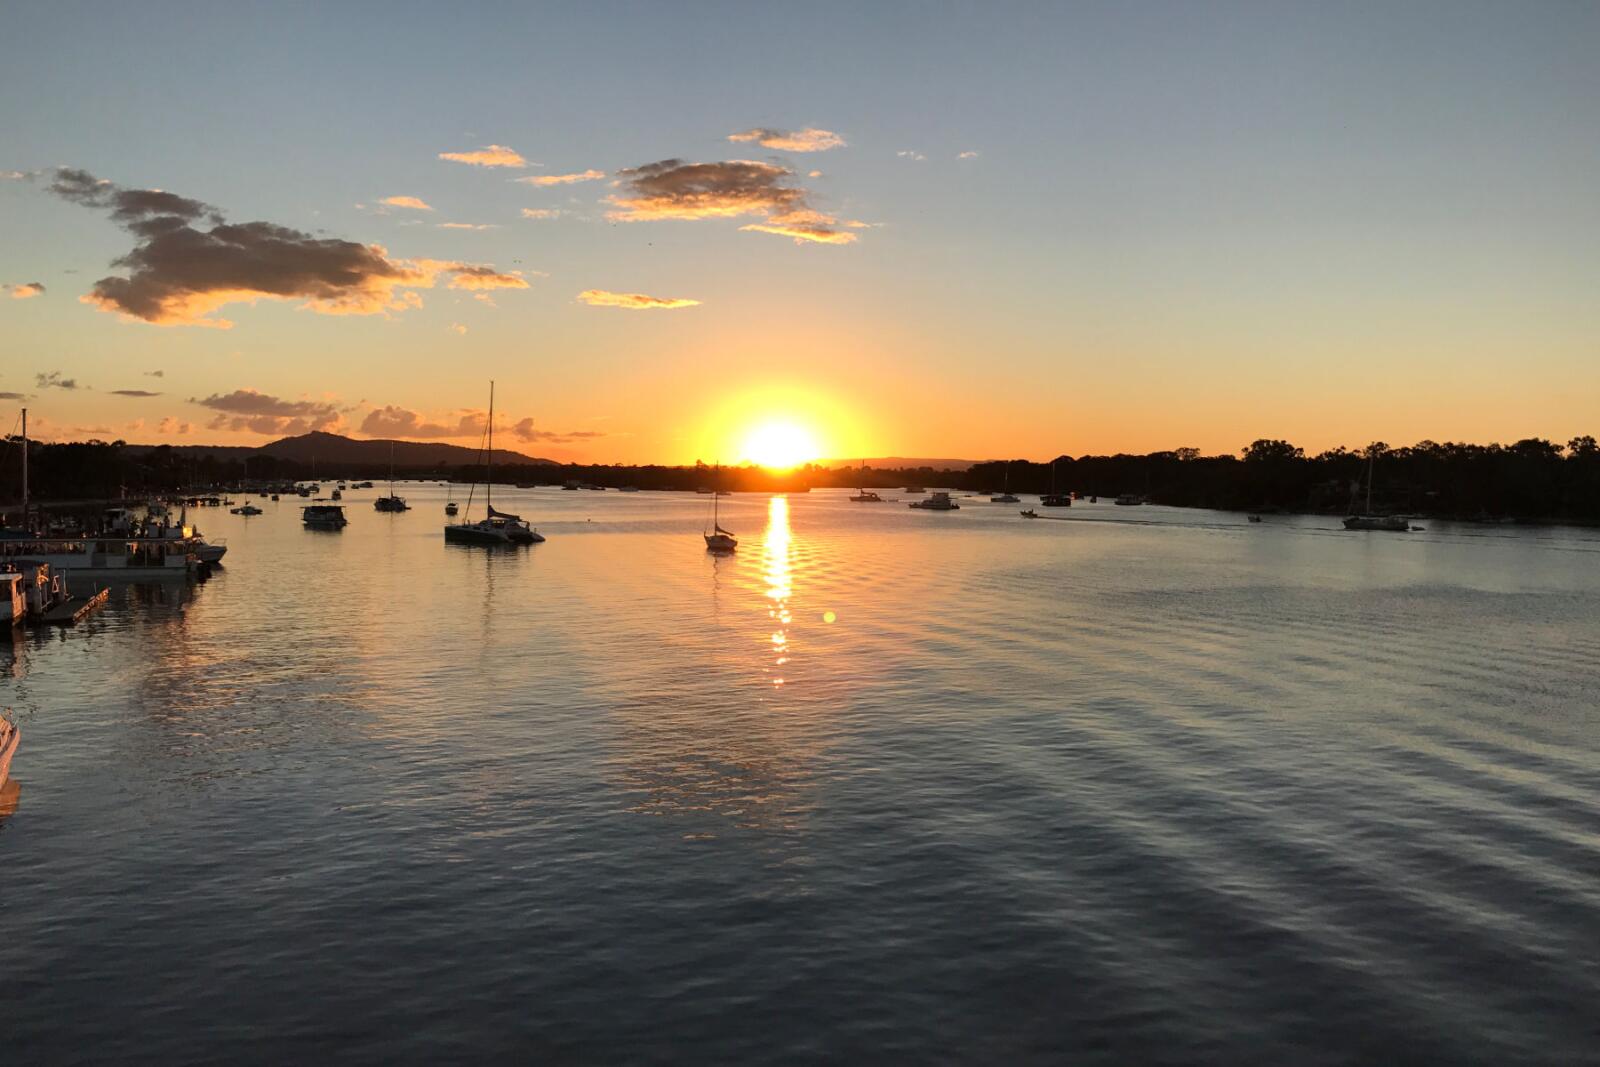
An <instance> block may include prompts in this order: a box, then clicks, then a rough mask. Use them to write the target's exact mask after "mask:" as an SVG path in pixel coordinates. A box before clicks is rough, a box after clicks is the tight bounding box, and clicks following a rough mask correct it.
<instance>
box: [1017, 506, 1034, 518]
mask: <svg viewBox="0 0 1600 1067" xmlns="http://www.w3.org/2000/svg"><path fill="white" fill-rule="evenodd" d="M1017 514H1019V515H1021V516H1022V517H1023V518H1025V519H1037V518H1038V517H1039V513H1038V512H1037V511H1034V510H1033V509H1032V508H1024V509H1023V510H1021V511H1019V512H1017Z"/></svg>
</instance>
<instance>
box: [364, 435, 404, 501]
mask: <svg viewBox="0 0 1600 1067" xmlns="http://www.w3.org/2000/svg"><path fill="white" fill-rule="evenodd" d="M372 506H373V508H374V509H375V510H377V511H410V510H411V505H410V504H407V503H406V498H405V497H403V496H396V495H395V492H394V442H393V441H390V442H389V495H388V496H380V497H379V498H378V499H376V500H374V501H373V502H372Z"/></svg>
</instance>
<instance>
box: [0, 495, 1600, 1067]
mask: <svg viewBox="0 0 1600 1067" xmlns="http://www.w3.org/2000/svg"><path fill="white" fill-rule="evenodd" d="M402 492H403V493H405V495H407V496H409V497H410V498H411V501H412V503H413V505H414V507H415V510H413V511H411V512H409V513H406V514H402V515H387V514H379V513H376V512H374V511H372V510H371V507H370V503H369V500H370V497H371V496H372V495H373V494H372V493H370V492H363V493H350V494H348V496H349V499H347V500H346V502H345V503H346V505H347V509H348V511H349V512H350V514H351V524H350V526H349V527H348V528H347V529H346V530H344V531H343V532H342V533H314V532H309V531H305V530H303V529H302V528H301V526H300V524H299V521H298V508H297V507H295V506H294V505H293V504H291V503H289V502H287V501H286V502H284V503H281V504H267V505H266V507H267V513H266V514H264V515H261V516H259V517H254V518H248V519H247V518H241V517H237V516H232V515H228V514H225V513H221V512H217V511H211V510H206V511H203V512H201V513H200V515H199V518H200V522H201V524H202V525H203V526H204V527H205V529H206V532H207V533H208V534H211V535H216V536H225V537H226V538H227V539H228V543H229V546H230V548H229V554H228V557H227V560H226V566H225V567H224V568H222V569H221V570H220V571H219V572H218V573H216V574H215V575H214V576H213V577H212V578H211V579H210V580H209V581H207V582H204V583H195V584H193V585H183V584H174V585H168V586H156V587H130V588H124V589H118V590H115V591H114V592H113V596H112V599H111V602H110V605H109V606H108V608H107V609H106V610H105V611H103V612H101V613H100V614H99V615H97V616H95V617H93V618H92V619H91V620H88V621H86V622H85V623H83V624H81V625H79V626H78V627H76V628H74V629H70V630H65V631H50V632H40V631H31V632H28V633H26V634H20V633H19V635H18V636H17V637H16V638H15V639H14V641H13V643H12V644H11V645H9V646H6V645H4V644H3V640H4V639H3V638H0V673H3V675H4V677H3V679H0V705H4V706H9V707H11V708H12V709H13V712H14V714H15V716H16V718H17V719H18V721H19V722H20V723H21V726H22V731H23V738H22V745H21V748H20V750H19V752H18V754H17V757H16V760H15V763H14V765H13V768H12V779H13V781H12V782H11V783H10V784H9V785H7V787H6V790H5V792H4V793H3V794H0V813H6V812H9V815H7V816H5V818H4V821H3V823H0V977H3V979H4V1007H3V1009H0V1016H3V1018H4V1025H3V1027H0V1032H3V1042H4V1047H5V1050H6V1051H5V1057H6V1060H7V1061H8V1062H12V1063H18V1064H21V1063H45V1062H52V1063H58V1062H71V1061H80V1062H94V1063H113V1062H131V1061H141V1062H151V1061H159V1062H163V1063H166V1064H174V1063H188V1062H216V1061H218V1060H227V1061H232V1062H285V1061H290V1060H301V1061H316V1060H318V1059H321V1058H326V1057H331V1056H335V1055H336V1056H338V1057H340V1058H342V1059H343V1060H346V1061H349V1062H364V1063H392V1062H402V1061H404V1062H421V1061H433V1062H437V1061H440V1060H462V1059H479V1060H482V1059H491V1058H493V1059H512V1058H516V1059H518V1060H520V1061H523V1062H540V1061H545V1062H551V1061H575V1060H579V1061H581V1060H589V1061H594V1060H607V1061H629V1062H667V1061H683V1060H688V1059H699V1060H713V1061H721V1062H800V1061H808V1060H820V1059H832V1060H836V1061H837V1060H846V1059H852V1060H865V1059H868V1058H871V1059H875V1060H878V1061H882V1060H916V1061H922V1062H972V1063H994V1062H1040V1063H1044V1062H1061V1061H1063V1060H1067V1059H1070V1060H1074V1061H1077V1062H1104V1063H1133V1062H1138V1063H1159V1062H1172V1063H1181V1062H1195V1061H1197V1060H1206V1061H1213V1062H1223V1061H1226V1062H1261V1063H1266V1062H1276V1063H1282V1062H1295V1063H1344V1062H1352V1061H1367V1062H1377V1061H1382V1062H1401V1061H1409V1062H1416V1061H1429V1060H1433V1061H1453V1062H1480V1063H1504V1062H1509V1061H1518V1062H1545V1063H1572V1062H1580V1061H1586V1060H1587V1061H1589V1062H1595V1061H1597V1060H1600V1010H1597V1005H1600V952H1597V951H1596V950H1597V949H1600V710H1597V708H1600V535H1596V534H1594V533H1591V532H1585V531H1576V530H1520V529H1518V530H1513V529H1505V528H1481V527H1454V528H1452V527H1447V526H1444V525H1441V524H1429V525H1430V527H1431V528H1430V529H1429V530H1427V531H1424V532H1415V533H1412V534H1409V535H1394V534H1377V533H1369V534H1351V533H1346V532H1344V531H1343V530H1339V529H1337V525H1338V524H1337V522H1335V521H1333V520H1328V519H1314V518H1294V519H1290V518H1274V517H1268V519H1267V520H1266V521H1265V522H1263V523H1260V524H1256V525H1249V524H1245V523H1244V522H1243V518H1242V516H1236V515H1225V514H1220V513H1210V512H1197V511H1180V510H1176V509H1165V508H1156V507H1140V508H1116V507H1112V506H1109V505H1101V506H1098V507H1094V506H1089V505H1084V504H1080V505H1079V506H1077V507H1074V508H1073V509H1071V511H1070V512H1066V513H1063V515H1064V517H1063V519H1062V520H1060V521H1047V520H1043V519H1041V520H1038V521H1033V522H1029V521H1026V520H1023V519H1021V518H1019V517H1018V516H1017V510H1018V509H1017V507H1016V506H1004V505H994V504H990V503H989V502H988V501H987V500H967V501H965V502H964V503H963V509H962V510H961V511H960V512H956V513H950V514H938V513H926V512H917V511H909V510H907V509H906V507H905V506H904V501H900V502H887V503H883V504H877V505H861V504H851V503H849V502H848V501H847V500H846V499H845V496H846V495H847V494H846V493H844V492H834V491H828V492H817V493H812V494H809V495H798V496H793V497H788V498H784V497H770V498H769V497H765V496H756V495H739V496H735V497H732V498H728V499H725V500H724V501H723V522H724V525H726V526H728V527H730V528H732V529H733V530H734V531H735V532H736V533H737V534H739V536H740V539H741V545H740V549H739V552H738V553H737V555H735V556H733V557H729V558H716V557H712V556H708V555H707V554H706V553H705V552H704V551H703V546H702V544H701V541H700V530H701V527H702V523H703V522H704V519H705V514H704V513H705V510H706V506H707V500H708V498H706V497H703V496H699V497H697V496H694V495H683V494H677V495H675V494H659V493H638V494H619V493H615V492H607V493H603V494H602V493H596V492H562V491H559V490H529V491H513V490H510V489H507V490H505V491H504V492H503V493H502V494H500V495H499V496H498V497H497V501H496V502H497V504H499V505H500V506H501V507H503V508H509V509H511V510H516V511H521V512H523V513H524V514H525V515H527V516H529V517H530V518H531V519H533V520H534V521H535V522H536V525H537V526H538V527H539V528H540V530H541V531H542V532H543V533H545V534H546V535H547V536H548V538H549V540H548V542H547V543H545V544H541V545H536V546H532V547H531V548H525V549H517V550H498V551H496V550H484V549H480V548H470V547H463V546H447V545H445V544H444V543H443V541H442V537H441V530H440V527H441V524H442V522H443V516H442V504H443V501H444V497H445V493H446V490H445V488H444V487H442V486H420V485H412V486H407V487H405V488H403V489H402ZM885 495H892V494H885ZM1030 499H1031V498H1030Z"/></svg>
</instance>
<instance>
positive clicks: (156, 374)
mask: <svg viewBox="0 0 1600 1067" xmlns="http://www.w3.org/2000/svg"><path fill="white" fill-rule="evenodd" d="M144 376H145V377H146V378H165V377H166V376H167V372H166V371H164V370H147V371H145V372H144Z"/></svg>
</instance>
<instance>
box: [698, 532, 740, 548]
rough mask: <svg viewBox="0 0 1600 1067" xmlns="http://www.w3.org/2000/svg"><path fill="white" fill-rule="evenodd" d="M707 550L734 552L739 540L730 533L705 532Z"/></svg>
mask: <svg viewBox="0 0 1600 1067" xmlns="http://www.w3.org/2000/svg"><path fill="white" fill-rule="evenodd" d="M704 537H705V539H706V551H707V552H734V551H737V550H738V548H739V542H738V541H737V540H735V539H734V538H733V537H732V536H730V535H729V534H705V535H704Z"/></svg>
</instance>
